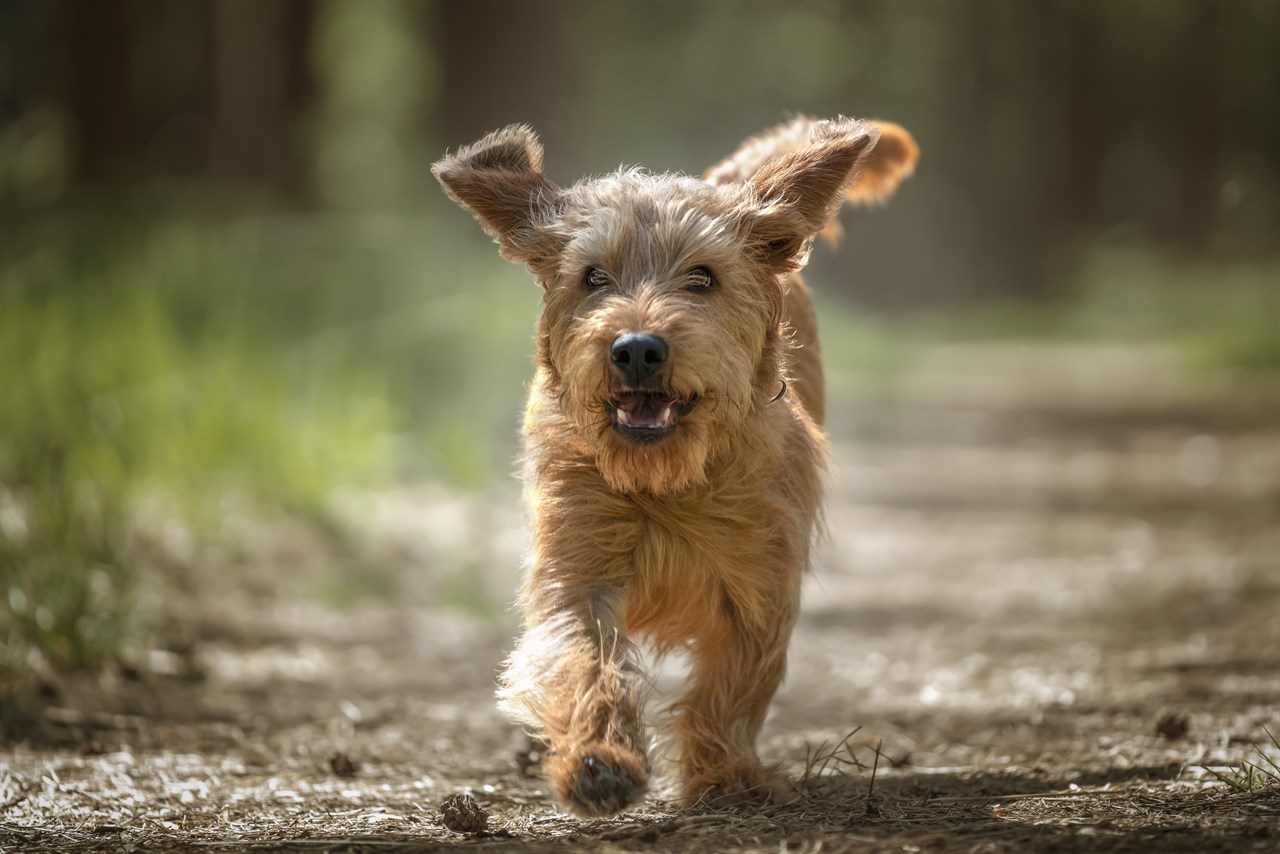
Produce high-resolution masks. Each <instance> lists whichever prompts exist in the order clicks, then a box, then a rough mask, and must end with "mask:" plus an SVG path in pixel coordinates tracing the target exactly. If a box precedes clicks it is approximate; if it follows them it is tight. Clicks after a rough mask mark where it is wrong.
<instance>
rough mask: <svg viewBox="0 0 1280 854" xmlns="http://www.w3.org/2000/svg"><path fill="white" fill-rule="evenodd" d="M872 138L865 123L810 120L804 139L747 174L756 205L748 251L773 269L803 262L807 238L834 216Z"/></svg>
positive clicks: (849, 120)
mask: <svg viewBox="0 0 1280 854" xmlns="http://www.w3.org/2000/svg"><path fill="white" fill-rule="evenodd" d="M875 142H876V129H875V127H874V126H872V125H871V124H869V123H867V122H861V121H857V120H855V119H837V120H835V121H825V122H816V123H815V124H814V125H813V129H812V131H811V133H810V136H809V139H808V141H807V142H805V143H804V144H802V145H800V146H798V147H796V148H795V149H793V150H791V151H788V152H787V153H785V154H783V155H781V156H779V157H776V158H774V159H772V160H769V161H767V162H766V163H764V164H763V165H762V166H761V167H760V169H759V170H758V171H757V172H756V173H755V174H754V175H752V176H751V178H750V185H751V189H752V190H753V194H754V196H755V200H756V204H757V210H756V212H755V214H754V217H753V219H752V222H751V224H750V238H749V245H750V247H751V250H752V251H753V252H755V253H756V255H757V256H758V257H759V258H760V259H761V260H762V261H763V262H764V263H766V264H768V265H769V266H771V267H774V268H775V269H778V270H790V269H797V268H799V267H802V266H804V259H805V255H806V253H807V249H808V246H809V241H810V239H811V238H812V237H813V236H814V235H815V234H817V233H818V232H819V231H822V229H823V228H824V227H825V226H826V225H827V222H828V221H829V220H831V218H832V217H834V216H835V213H836V210H837V209H838V208H839V206H840V203H841V202H842V201H843V200H844V198H845V192H846V188H847V187H848V186H849V183H850V181H851V180H852V178H853V172H854V167H856V166H857V165H858V163H859V162H860V160H861V159H862V158H863V157H864V156H866V154H867V153H868V152H869V151H870V150H871V148H872V146H874V145H875Z"/></svg>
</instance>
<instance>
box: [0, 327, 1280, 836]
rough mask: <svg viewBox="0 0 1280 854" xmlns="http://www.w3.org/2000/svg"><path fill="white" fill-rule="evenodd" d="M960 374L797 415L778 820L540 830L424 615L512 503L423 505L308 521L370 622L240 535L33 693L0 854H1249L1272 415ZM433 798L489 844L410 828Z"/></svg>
mask: <svg viewBox="0 0 1280 854" xmlns="http://www.w3.org/2000/svg"><path fill="white" fill-rule="evenodd" d="M940 358H941V357H940ZM964 358H965V361H964V365H965V370H964V371H959V370H957V369H956V364H958V362H952V363H950V364H949V365H948V369H947V370H940V371H938V372H936V373H935V374H934V375H933V376H932V378H929V377H925V378H923V379H921V380H920V382H919V383H917V384H916V385H915V386H914V387H912V388H910V389H907V390H905V391H902V390H900V391H899V393H895V394H894V395H893V396H881V397H880V398H879V399H876V400H874V402H873V401H872V400H871V399H863V400H862V401H861V402H860V403H859V404H857V405H852V404H850V405H845V406H843V407H841V408H840V409H837V411H836V412H835V413H834V414H833V415H832V417H831V420H832V423H833V428H832V429H833V437H834V438H833V444H832V458H833V475H832V479H831V486H830V489H829V497H828V509H827V521H828V527H829V535H828V537H827V540H826V542H825V544H824V545H823V546H822V548H821V550H820V554H819V558H818V561H817V566H816V567H815V571H814V572H813V574H812V577H811V578H810V579H809V580H808V582H807V588H806V599H805V608H804V613H803V617H802V619H801V621H800V624H799V626H798V628H797V630H796V633H795V638H794V641H793V645H792V648H791V658H790V662H791V664H790V671H789V675H788V679H787V681H786V683H785V684H784V686H783V688H782V690H781V691H780V692H779V694H778V696H777V698H776V700H775V702H774V704H773V708H772V712H771V714H770V717H769V719H768V722H767V723H766V726H765V731H764V734H763V737H762V742H761V752H762V755H763V757H764V758H765V759H766V760H767V761H770V762H774V763H778V764H779V766H780V768H781V769H782V771H783V772H784V773H786V774H787V775H789V776H790V777H791V778H792V779H793V780H794V781H795V794H794V797H793V798H792V799H791V800H789V801H788V802H784V803H778V804H775V805H772V806H769V807H766V808H761V809H755V810H748V811H744V812H687V811H681V810H679V809H677V808H675V807H674V806H673V805H672V804H671V803H670V802H669V801H668V800H666V799H665V798H666V797H668V796H669V791H668V790H667V789H666V788H665V786H664V776H663V765H662V762H661V753H662V751H661V749H660V748H659V749H658V751H657V753H656V755H657V757H658V760H659V761H658V763H657V768H658V780H657V785H656V788H655V791H654V792H653V793H652V794H651V795H650V797H649V798H648V799H647V800H646V801H644V802H643V803H642V804H641V805H640V806H638V807H637V808H636V809H634V810H632V811H630V812H628V813H626V814H624V815H621V816H618V817H616V818H611V819H607V820H581V819H577V818H573V817H571V816H568V815H566V814H565V813H563V812H562V811H561V810H560V809H559V807H558V806H557V805H556V804H555V802H554V801H553V800H552V799H551V798H550V797H549V795H548V788H547V786H546V784H545V781H543V780H542V779H541V778H540V777H539V776H538V775H537V768H536V764H535V765H533V766H532V767H530V766H529V762H530V761H531V758H532V757H530V755H529V753H528V749H529V745H528V744H527V742H526V740H525V739H524V737H523V736H522V735H521V734H520V733H519V732H518V731H517V730H516V729H515V728H514V727H513V726H512V725H510V724H509V723H508V722H506V721H505V720H504V719H503V718H502V717H501V715H500V714H499V713H498V712H497V710H496V708H495V706H494V702H493V683H494V674H495V671H496V669H497V667H498V665H499V662H500V661H501V659H502V656H503V655H504V652H505V651H506V650H507V649H508V648H509V647H510V644H511V638H512V634H513V631H514V628H515V618H514V616H513V615H512V614H510V613H507V612H505V611H502V610H501V609H500V608H499V609H493V608H489V609H486V608H484V607H473V608H470V609H468V608H464V607H459V605H458V603H459V602H465V601H470V600H471V599H474V600H476V601H481V602H483V601H497V602H505V601H509V600H510V598H511V596H512V593H511V591H512V590H514V585H515V583H516V575H517V571H518V570H517V568H518V566H519V562H520V557H521V552H522V550H523V546H524V536H523V533H522V530H523V528H522V522H521V517H520V510H519V507H518V489H517V487H516V485H515V484H514V483H512V484H510V485H507V486H503V487H500V488H497V489H495V490H494V491H492V492H490V493H486V494H483V495H474V494H470V495H464V494H456V493H451V492H449V491H447V490H446V489H444V488H443V487H438V486H422V487H419V488H413V489H409V488H404V489H400V490H397V491H394V492H386V493H378V494H373V495H355V494H352V495H346V496H343V497H342V498H341V499H340V502H339V503H340V505H341V506H342V507H344V508H346V510H345V511H344V512H347V513H348V514H349V516H350V517H351V518H352V519H353V520H355V524H356V525H357V527H358V528H359V529H360V530H361V531H362V532H363V534H362V536H363V537H364V539H365V541H366V543H365V548H367V549H368V550H369V552H370V553H371V554H376V555H377V556H378V561H379V562H380V565H396V566H400V567H401V568H402V570H401V571H403V572H404V573H406V574H407V580H406V581H405V583H404V584H403V585H402V586H400V587H399V588H398V590H399V592H398V594H397V595H396V596H395V597H393V598H392V599H391V600H388V599H387V598H382V599H378V598H367V599H364V600H362V601H358V602H355V603H347V604H345V605H342V606H340V607H339V606H333V607H330V606H326V605H323V604H320V603H319V600H318V599H317V597H314V596H312V597H300V596H297V595H284V594H282V593H281V592H280V591H281V590H282V589H284V588H282V587H281V582H280V578H285V577H287V576H288V575H289V572H290V570H288V569H287V568H283V567H287V566H292V565H297V564H300V563H301V564H305V563H306V562H307V561H308V560H309V555H310V554H311V552H310V551H309V550H310V549H312V548H315V547H314V546H313V545H312V544H310V542H309V540H308V535H307V534H306V532H305V531H298V530H293V531H283V532H282V530H281V526H280V525H275V524H273V525H265V524H264V526H263V528H262V530H259V531H257V532H256V533H255V532H254V530H253V524H254V523H253V520H252V519H243V518H241V519H239V521H237V522H235V525H238V526H240V527H239V528H237V530H240V529H244V531H242V533H243V539H244V540H245V541H247V542H248V541H252V542H257V543H258V546H256V548H257V549H258V552H257V554H258V558H259V563H258V565H259V566H260V570H259V571H260V572H261V573H262V577H260V578H258V579H256V580H254V579H250V580H246V577H245V570H244V569H243V567H238V568H237V569H236V571H235V572H229V571H228V572H223V571H222V570H221V568H220V567H218V566H217V565H202V564H203V563H204V559H203V558H202V559H198V560H195V564H196V571H198V572H200V573H201V574H203V575H205V576H208V577H207V578H206V579H205V586H203V587H202V588H201V589H202V590H203V591H205V592H203V593H202V594H201V596H200V597H198V598H195V599H193V600H192V601H191V602H190V603H188V604H187V605H184V606H183V608H182V609H181V610H180V611H179V612H178V613H177V614H175V615H173V620H174V631H176V632H177V633H179V634H180V635H181V636H182V637H184V638H185V639H186V640H185V641H184V643H182V644H180V645H178V646H177V647H176V648H173V649H166V650H155V651H150V652H147V653H145V654H142V655H140V656H139V657H138V660H137V661H135V662H134V663H133V664H132V665H129V666H123V665H122V666H118V667H113V668H108V670H107V671H106V672H105V673H103V674H98V675H95V676H88V675H83V676H66V675H62V676H58V677H56V678H50V679H48V680H46V681H45V682H44V683H43V684H42V685H40V686H39V693H40V696H38V697H37V696H35V695H33V699H32V703H31V704H30V705H29V706H28V707H27V708H28V709H29V710H30V714H29V717H28V718H27V719H26V723H25V728H23V727H22V726H18V725H11V726H10V730H9V731H10V732H16V733H19V737H17V738H15V739H13V740H11V741H10V742H9V743H6V744H0V850H5V851H32V852H41V851H54V850H57V851H82V852H90V851H117V850H129V851H158V852H159V851H162V852H170V851H172V852H176V851H198V850H253V851H262V852H268V851H279V852H286V851H287V852H312V851H343V852H393V851H410V850H412V851H436V850H453V849H467V850H478V851H491V852H498V851H522V852H538V851H562V850H575V849H578V848H589V849H591V850H602V851H653V852H695V851H697V852H705V851H725V852H777V851H783V852H788V851H791V852H820V851H821V852H841V851H891V850H892V851H946V852H953V851H954V852H960V851H984V852H989V851H1086V850H1087V851H1132V852H1146V851H1185V852H1203V851H1223V852H1225V851H1232V852H1237V851H1255V850H1256V851H1274V850H1276V849H1277V848H1280V778H1278V777H1277V769H1276V767H1275V765H1272V764H1269V763H1275V762H1280V747H1277V745H1276V744H1275V743H1274V741H1273V740H1272V738H1271V737H1270V736H1269V735H1268V733H1270V734H1271V736H1280V658H1278V654H1277V651H1278V650H1280V402H1278V401H1280V397H1277V396H1275V393H1276V391H1277V389H1276V387H1275V385H1274V384H1272V385H1270V386H1266V387H1265V388H1264V390H1263V393H1261V394H1260V393H1258V390H1257V388H1256V387H1252V386H1251V387H1250V388H1249V390H1247V392H1240V391H1239V390H1238V389H1233V388H1219V389H1215V390H1214V391H1213V392H1212V393H1210V392H1205V391H1203V390H1201V391H1186V390H1184V389H1181V388H1180V387H1178V386H1176V384H1175V385H1169V384H1165V383H1163V381H1158V377H1157V379H1156V380H1152V379H1150V378H1149V377H1148V376H1147V375H1146V374H1144V373H1143V372H1141V371H1139V372H1137V373H1136V374H1134V373H1132V372H1130V373H1126V370H1127V369H1126V370H1121V369H1119V368H1117V367H1115V365H1113V364H1112V362H1111V361H1109V359H1110V356H1109V355H1108V354H1106V353H1099V352H1090V353H1088V354H1073V353H1064V352H1060V353H1056V354H1054V355H1053V356H1052V360H1051V363H1048V364H1047V366H1044V365H1042V366H1040V367H1043V368H1044V370H1043V371H1040V368H1038V367H1037V364H1038V363H1036V362H1035V359H1032V358H1031V357H1029V356H1025V355H1020V354H1018V353H1000V352H994V351H993V352H977V351H974V352H969V353H967V354H966V355H965V357H964ZM987 358H990V359H991V360H995V361H999V362H1000V364H1005V365H1007V364H1010V360H1011V359H1012V362H1013V363H1016V364H1020V365H1022V368H1020V369H1019V371H1018V372H1017V373H1018V376H1017V377H1015V378H1014V379H1012V380H1011V379H1009V377H1008V375H1007V374H1008V372H1007V371H1006V372H1004V373H1001V374H1000V378H999V379H992V377H995V376H996V374H995V373H994V372H988V371H986V370H985V369H984V368H983V365H984V364H986V363H985V362H984V361H983V360H984V359H987ZM943 363H946V359H945V358H943ZM1116 364H1117V365H1118V364H1119V363H1116ZM1124 364H1125V365H1132V364H1133V361H1132V360H1131V359H1130V360H1128V361H1125V362H1124ZM1064 365H1068V366H1070V370H1071V372H1074V373H1073V374H1072V376H1075V377H1076V378H1075V379H1071V378H1070V377H1067V378H1066V379H1063V377H1064V376H1065V374H1064V372H1063V371H1062V370H1060V368H1062V366H1064ZM1157 375H1158V376H1163V374H1160V373H1159V372H1158V371H1157V372H1155V374H1152V376H1157ZM1045 376H1053V377H1055V378H1056V379H1055V380H1054V381H1053V382H1048V381H1045V380H1044V377H1045ZM957 377H963V378H964V379H963V382H961V381H960V380H958V379H956V378H957ZM229 524H230V523H229ZM233 527H234V526H233ZM170 539H175V540H177V541H181V540H182V537H181V536H178V535H176V534H175V535H174V537H171V538H170ZM159 540H160V541H162V542H161V544H162V545H164V543H165V542H168V541H167V540H165V537H163V536H161V537H159ZM164 547H166V548H172V549H173V550H176V551H178V552H182V551H183V549H184V548H185V549H186V552H184V553H185V554H187V555H188V558H187V559H189V560H190V559H191V558H190V553H191V550H190V548H189V544H188V546H183V545H182V543H181V542H178V543H177V544H176V545H175V544H174V543H169V545H167V546H164ZM197 553H198V552H197ZM460 555H463V556H465V557H459V556H460ZM208 560H211V561H212V560H214V558H208ZM242 562H243V561H242ZM446 565H449V566H451V567H452V569H453V570H458V569H459V568H461V570H462V571H461V572H458V571H453V572H451V573H450V572H445V571H444V570H443V569H442V568H441V567H443V566H446ZM277 573H278V575H279V577H276V575H275V574H277ZM224 576H225V577H224ZM441 579H444V580H441ZM219 585H221V587H219ZM211 590H212V591H214V592H213V593H211V592H209V591H211ZM446 600H447V601H448V602H450V603H452V604H448V605H446V604H444V603H445V602H446ZM678 669H679V662H669V663H668V664H666V665H664V666H663V668H662V676H661V677H660V678H659V679H658V680H657V681H658V683H659V689H660V690H661V689H663V687H664V686H668V685H670V683H671V682H672V679H673V677H674V675H675V674H676V673H677V672H678ZM653 717H654V718H655V719H656V720H660V719H661V714H660V713H658V712H655V714H654V716H653ZM877 748H879V749H878V750H877ZM1251 767H1252V768H1255V769H1261V770H1255V772H1254V775H1253V779H1252V780H1250V779H1247V777H1248V773H1249V769H1250V768H1251ZM1264 772H1265V773H1264ZM460 792H467V793H471V794H473V795H474V796H475V798H476V799H477V800H478V801H479V802H480V803H481V804H482V805H483V806H484V807H485V808H486V809H487V810H488V812H489V814H490V818H489V821H488V830H487V833H485V834H482V835H471V836H468V835H462V834H458V833H454V832H452V831H450V830H448V829H446V828H445V827H443V826H442V824H441V814H440V805H441V803H442V802H443V801H444V800H445V798H446V797H448V796H450V795H453V794H455V793H460Z"/></svg>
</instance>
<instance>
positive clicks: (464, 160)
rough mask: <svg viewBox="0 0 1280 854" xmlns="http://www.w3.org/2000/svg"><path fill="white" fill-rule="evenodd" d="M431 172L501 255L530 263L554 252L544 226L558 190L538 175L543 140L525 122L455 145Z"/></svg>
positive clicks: (556, 203) (552, 211) (554, 207)
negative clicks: (450, 153) (486, 234)
mask: <svg viewBox="0 0 1280 854" xmlns="http://www.w3.org/2000/svg"><path fill="white" fill-rule="evenodd" d="M431 172H432V174H434V175H435V176H436V180H438V181H439V182H440V183H441V185H443V186H444V189H445V191H446V192H447V193H448V194H449V196H450V197H451V198H452V199H453V200H454V201H455V202H457V203H458V204H460V205H462V206H463V207H464V208H466V209H467V210H469V211H471V213H472V214H473V215H474V216H475V218H476V220H477V221H478V222H479V223H480V225H481V226H482V227H483V228H484V230H485V232H487V233H488V234H490V235H492V236H493V237H494V239H495V240H497V242H498V251H499V253H501V255H502V257H504V258H507V259H509V260H511V261H523V262H526V263H533V262H536V261H538V260H539V259H541V258H545V257H547V256H548V255H550V254H551V253H553V252H554V246H553V241H552V240H551V238H550V236H549V234H548V233H547V231H546V228H545V226H546V225H547V224H548V223H549V221H550V220H551V219H552V218H554V216H555V215H556V212H557V210H558V208H559V203H560V197H561V191H560V188H559V187H557V186H556V185H555V184H552V183H551V182H550V181H548V180H547V179H546V178H544V177H543V176H542V145H541V144H540V143H539V142H538V136H537V134H535V133H534V132H533V131H532V130H531V129H530V128H528V127H527V126H525V125H510V126H509V127H505V128H503V129H502V130H499V131H494V132H493V133H491V134H489V135H488V136H486V137H484V138H483V139H481V140H480V141H479V142H476V143H473V144H472V145H468V146H466V147H465V148H462V149H459V150H458V152H457V153H456V154H452V155H449V156H447V157H445V158H443V159H441V160H440V161H438V162H437V163H436V164H435V165H434V166H432V167H431Z"/></svg>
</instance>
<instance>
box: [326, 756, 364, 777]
mask: <svg viewBox="0 0 1280 854" xmlns="http://www.w3.org/2000/svg"><path fill="white" fill-rule="evenodd" d="M329 767H330V768H331V769H332V770H333V773H335V774H337V775H338V776H339V777H354V776H355V775H356V772H357V771H359V770H360V767H359V766H358V765H356V763H355V762H353V761H352V759H351V757H350V756H348V755H347V754H345V753H341V752H339V753H335V754H334V755H333V757H332V758H331V759H330V760H329Z"/></svg>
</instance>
